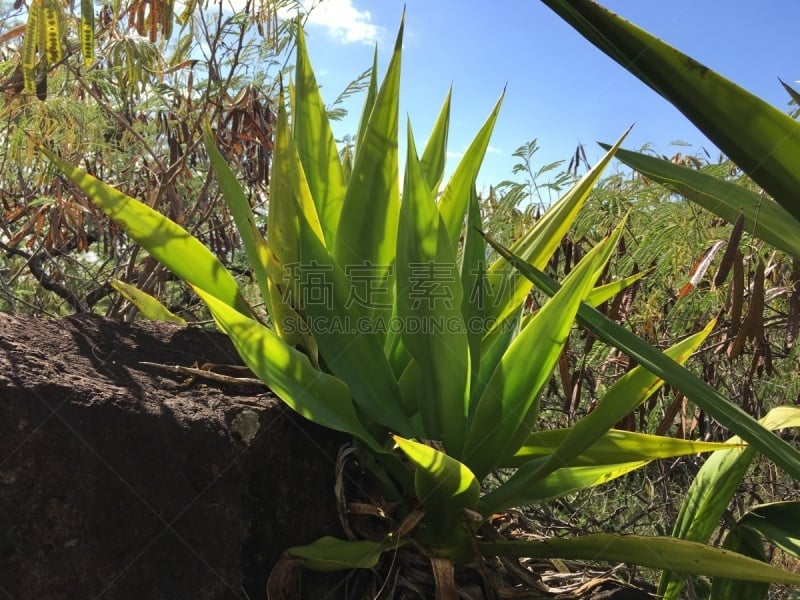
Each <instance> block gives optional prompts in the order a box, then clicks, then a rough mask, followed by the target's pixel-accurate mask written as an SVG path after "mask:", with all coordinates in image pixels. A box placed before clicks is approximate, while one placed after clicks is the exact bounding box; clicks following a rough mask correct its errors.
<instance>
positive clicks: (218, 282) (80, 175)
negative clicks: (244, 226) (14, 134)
mask: <svg viewBox="0 0 800 600" xmlns="http://www.w3.org/2000/svg"><path fill="white" fill-rule="evenodd" d="M40 149H41V151H42V152H43V153H44V154H45V155H46V156H47V157H48V158H49V159H50V160H51V161H52V163H53V164H54V165H55V166H56V167H57V168H58V169H59V171H61V172H62V173H64V174H65V175H66V176H67V177H69V178H70V179H72V181H74V182H75V183H76V184H77V185H78V187H80V188H81V189H82V190H83V191H84V193H85V194H86V195H87V197H88V198H89V199H90V200H91V201H92V202H93V203H94V204H96V205H97V206H98V207H99V208H100V209H101V210H102V211H103V212H104V213H105V214H106V215H108V216H109V217H110V218H111V219H112V220H113V221H114V222H115V223H117V224H118V225H119V226H120V227H122V228H123V229H124V230H125V231H126V232H127V233H128V235H130V236H131V237H132V238H133V240H134V241H135V242H136V243H138V244H140V245H141V246H142V247H143V248H144V249H145V250H147V252H148V253H149V254H150V255H151V256H152V257H153V258H155V259H156V260H157V261H158V262H160V263H161V264H162V265H164V266H165V267H167V268H168V269H169V270H170V271H172V272H173V273H174V274H175V275H176V276H177V277H179V278H180V279H183V280H184V281H186V282H188V283H191V284H192V285H194V286H196V287H198V288H200V289H202V290H204V291H206V292H208V293H209V294H212V295H214V296H215V297H216V298H218V299H220V300H221V301H223V302H225V303H226V304H227V305H228V306H231V307H233V308H235V309H236V310H237V311H239V312H241V313H243V314H246V315H250V314H252V313H251V311H250V306H249V305H248V304H247V302H246V301H245V299H244V297H243V296H242V293H241V290H240V289H239V286H238V285H237V283H236V280H235V279H234V278H233V276H232V275H231V274H230V273H229V272H228V270H227V269H226V268H225V267H224V266H223V264H222V263H221V262H220V261H219V259H218V258H217V257H216V256H214V255H213V254H212V253H211V251H210V250H209V249H208V248H206V247H205V246H204V245H203V244H202V243H201V242H200V241H199V240H197V239H196V238H195V237H193V236H192V235H191V234H190V233H189V232H188V231H186V230H185V229H184V228H183V227H181V226H180V225H178V224H177V223H175V222H174V221H171V220H170V219H168V218H167V217H165V216H164V215H162V214H160V213H158V212H156V211H155V210H153V209H152V208H150V207H149V206H147V205H146V204H143V203H142V202H139V201H138V200H134V199H133V198H131V197H130V196H127V195H125V194H123V193H122V192H120V191H118V190H116V189H114V188H113V187H111V186H109V185H106V184H105V183H103V182H102V181H100V180H99V179H97V178H95V177H93V176H91V175H89V174H88V173H86V172H84V171H81V170H80V169H78V168H76V167H73V166H72V165H70V164H69V163H67V162H65V161H63V160H62V159H61V158H59V157H58V156H56V155H55V154H54V153H53V152H51V151H50V150H48V149H47V148H44V147H41V148H40Z"/></svg>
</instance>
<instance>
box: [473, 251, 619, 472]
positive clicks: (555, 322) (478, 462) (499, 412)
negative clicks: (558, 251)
mask: <svg viewBox="0 0 800 600" xmlns="http://www.w3.org/2000/svg"><path fill="white" fill-rule="evenodd" d="M615 241H616V238H615V237H614V238H608V239H606V240H604V241H603V242H601V243H599V244H598V245H597V246H595V247H594V248H593V249H592V250H591V251H590V252H589V253H588V254H587V255H586V256H585V257H584V258H583V260H581V262H580V263H579V264H578V265H577V266H576V267H575V269H573V270H572V272H571V273H570V274H569V276H568V277H567V278H566V280H565V281H564V287H563V288H562V290H561V293H559V294H556V295H555V296H553V298H551V299H550V300H549V301H548V302H547V303H546V304H545V305H544V306H543V307H542V308H541V309H539V310H538V311H537V312H536V313H535V314H534V315H533V317H532V319H531V321H530V322H529V324H528V325H527V326H526V327H525V328H524V329H523V330H522V332H521V333H520V335H518V336H517V337H516V339H514V341H513V342H511V345H510V346H509V348H508V350H507V351H506V352H505V354H504V355H503V357H502V358H501V359H500V362H499V363H498V365H497V368H496V369H495V371H494V373H492V376H491V378H490V379H489V381H488V383H487V385H486V389H485V390H484V392H483V394H482V396H481V398H480V400H479V401H478V405H477V407H476V409H475V415H474V417H473V419H472V424H471V427H470V431H469V434H468V436H467V444H466V447H465V450H464V461H465V462H466V463H467V464H468V465H470V467H471V468H472V469H473V471H475V473H476V474H478V476H479V477H481V478H483V477H485V476H486V475H487V474H488V473H489V472H490V471H491V470H492V469H493V468H495V467H497V466H498V465H500V464H502V463H503V462H505V461H506V460H508V457H510V456H512V455H513V454H514V453H515V452H516V451H517V450H518V449H519V447H520V446H521V445H522V444H523V443H524V441H525V439H526V438H527V436H528V434H529V432H530V431H531V430H532V429H533V427H534V426H535V423H536V419H537V418H538V413H539V393H540V392H541V390H542V387H543V386H544V384H545V383H546V382H547V380H548V379H549V377H550V373H551V371H552V369H553V368H554V367H555V365H556V363H557V361H558V357H559V356H560V353H561V350H562V348H563V347H564V344H565V343H566V342H567V339H568V338H569V332H570V330H571V328H572V325H573V322H574V320H575V314H576V312H577V310H578V307H579V306H580V303H581V300H583V299H584V298H585V297H586V295H587V294H588V293H589V292H590V291H591V289H592V286H593V285H594V283H595V279H596V277H597V276H598V275H599V272H598V270H599V269H601V268H602V265H603V264H605V261H606V260H607V259H608V257H609V254H610V253H609V248H612V247H613V244H614V242H615Z"/></svg>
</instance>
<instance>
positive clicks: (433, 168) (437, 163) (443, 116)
mask: <svg viewBox="0 0 800 600" xmlns="http://www.w3.org/2000/svg"><path fill="white" fill-rule="evenodd" d="M452 92H453V89H452V88H450V89H449V90H448V91H447V96H446V97H445V99H444V104H442V108H441V110H440V111H439V116H438V117H437V118H436V123H434V125H433V130H432V131H431V135H430V137H429V138H428V143H427V144H426V145H425V151H424V152H423V153H422V159H421V160H420V167H421V168H422V172H423V174H424V175H425V181H427V182H428V185H429V186H430V189H431V195H432V196H433V197H434V198H436V195H437V194H438V192H439V184H440V183H441V181H442V177H443V176H444V165H445V160H446V158H447V132H448V130H449V127H450V97H451V95H452Z"/></svg>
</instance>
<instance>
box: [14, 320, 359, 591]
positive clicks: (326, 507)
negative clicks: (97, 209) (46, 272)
mask: <svg viewBox="0 0 800 600" xmlns="http://www.w3.org/2000/svg"><path fill="white" fill-rule="evenodd" d="M142 361H149V362H154V363H160V364H170V365H184V366H192V365H193V364H194V363H200V364H202V363H204V362H211V363H217V364H239V362H240V361H239V359H238V357H237V355H236V352H235V351H234V350H233V348H232V346H231V345H230V343H229V342H228V340H227V338H225V337H224V336H222V335H219V334H216V333H211V332H208V331H204V330H201V329H196V328H182V327H179V326H173V325H167V324H163V323H140V324H128V323H117V322H112V321H108V320H105V319H102V318H99V317H94V316H83V317H73V318H67V319H58V320H43V319H37V318H33V317H25V316H12V315H7V314H0V597H3V598H6V597H9V598H14V599H30V598H35V599H37V600H51V599H52V600H56V599H59V600H61V599H64V598H109V599H118V600H125V599H128V598H130V599H134V598H135V599H137V600H147V599H153V600H155V599H170V600H183V599H186V600H189V599H209V600H216V599H229V598H231V599H233V598H236V599H251V600H252V599H256V598H258V599H261V598H264V597H265V596H264V595H265V589H266V580H267V576H268V574H269V571H270V569H271V567H272V565H273V564H274V563H275V562H276V560H277V559H278V557H279V555H280V553H281V552H282V551H283V550H284V549H286V548H287V547H289V546H292V545H296V544H305V543H310V542H311V541H313V540H315V539H317V538H318V537H320V536H322V535H339V536H341V535H342V534H341V532H340V531H339V525H338V520H337V516H336V508H335V500H334V493H333V477H334V462H335V459H336V453H337V450H338V448H339V446H340V445H341V444H342V443H343V441H344V439H343V438H342V437H340V436H338V435H336V434H333V433H331V432H329V431H326V430H323V429H321V428H318V427H315V426H313V425H312V424H311V423H308V422H306V421H304V420H303V419H301V418H299V417H298V416H296V415H295V414H293V413H292V412H291V411H289V410H287V409H286V408H284V406H283V405H282V404H281V403H280V402H278V401H277V400H276V399H275V398H274V397H273V396H271V395H270V394H268V393H266V391H265V390H264V389H263V388H255V387H253V388H251V389H243V388H240V387H234V386H230V385H222V386H221V385H219V384H215V383H213V382H205V381H201V380H199V379H198V380H195V381H193V382H189V383H187V382H186V381H185V378H184V377H183V376H181V375H172V374H169V373H167V372H165V371H163V370H159V369H156V368H154V367H148V366H144V365H142V364H140V363H141V362H142ZM251 436H252V439H249V440H248V438H250V437H251ZM248 441H249V443H248ZM304 583H305V587H306V590H305V592H306V593H305V596H306V597H309V598H326V597H328V598H336V597H339V596H341V592H339V591H337V590H338V589H339V588H340V587H341V586H338V585H336V581H335V580H324V579H323V580H320V579H318V580H316V584H317V585H316V587H311V588H309V583H313V582H310V581H306V580H305V579H304Z"/></svg>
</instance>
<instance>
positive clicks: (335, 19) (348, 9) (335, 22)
mask: <svg viewBox="0 0 800 600" xmlns="http://www.w3.org/2000/svg"><path fill="white" fill-rule="evenodd" d="M302 4H304V5H305V6H306V7H308V6H309V5H311V4H312V3H311V2H308V1H307V2H304V3H302ZM308 24H309V25H316V26H319V27H322V28H324V29H326V30H327V33H328V34H329V35H330V36H331V37H332V38H334V39H335V40H336V41H338V42H341V43H343V44H354V43H360V44H368V45H374V44H375V42H377V41H378V39H379V38H380V37H381V35H382V33H383V28H382V27H378V26H377V25H375V24H374V23H373V22H372V13H370V12H369V11H368V10H358V9H357V8H356V7H355V6H353V0H323V1H322V2H319V3H317V2H315V3H314V8H313V10H311V14H310V15H309V17H308Z"/></svg>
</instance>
